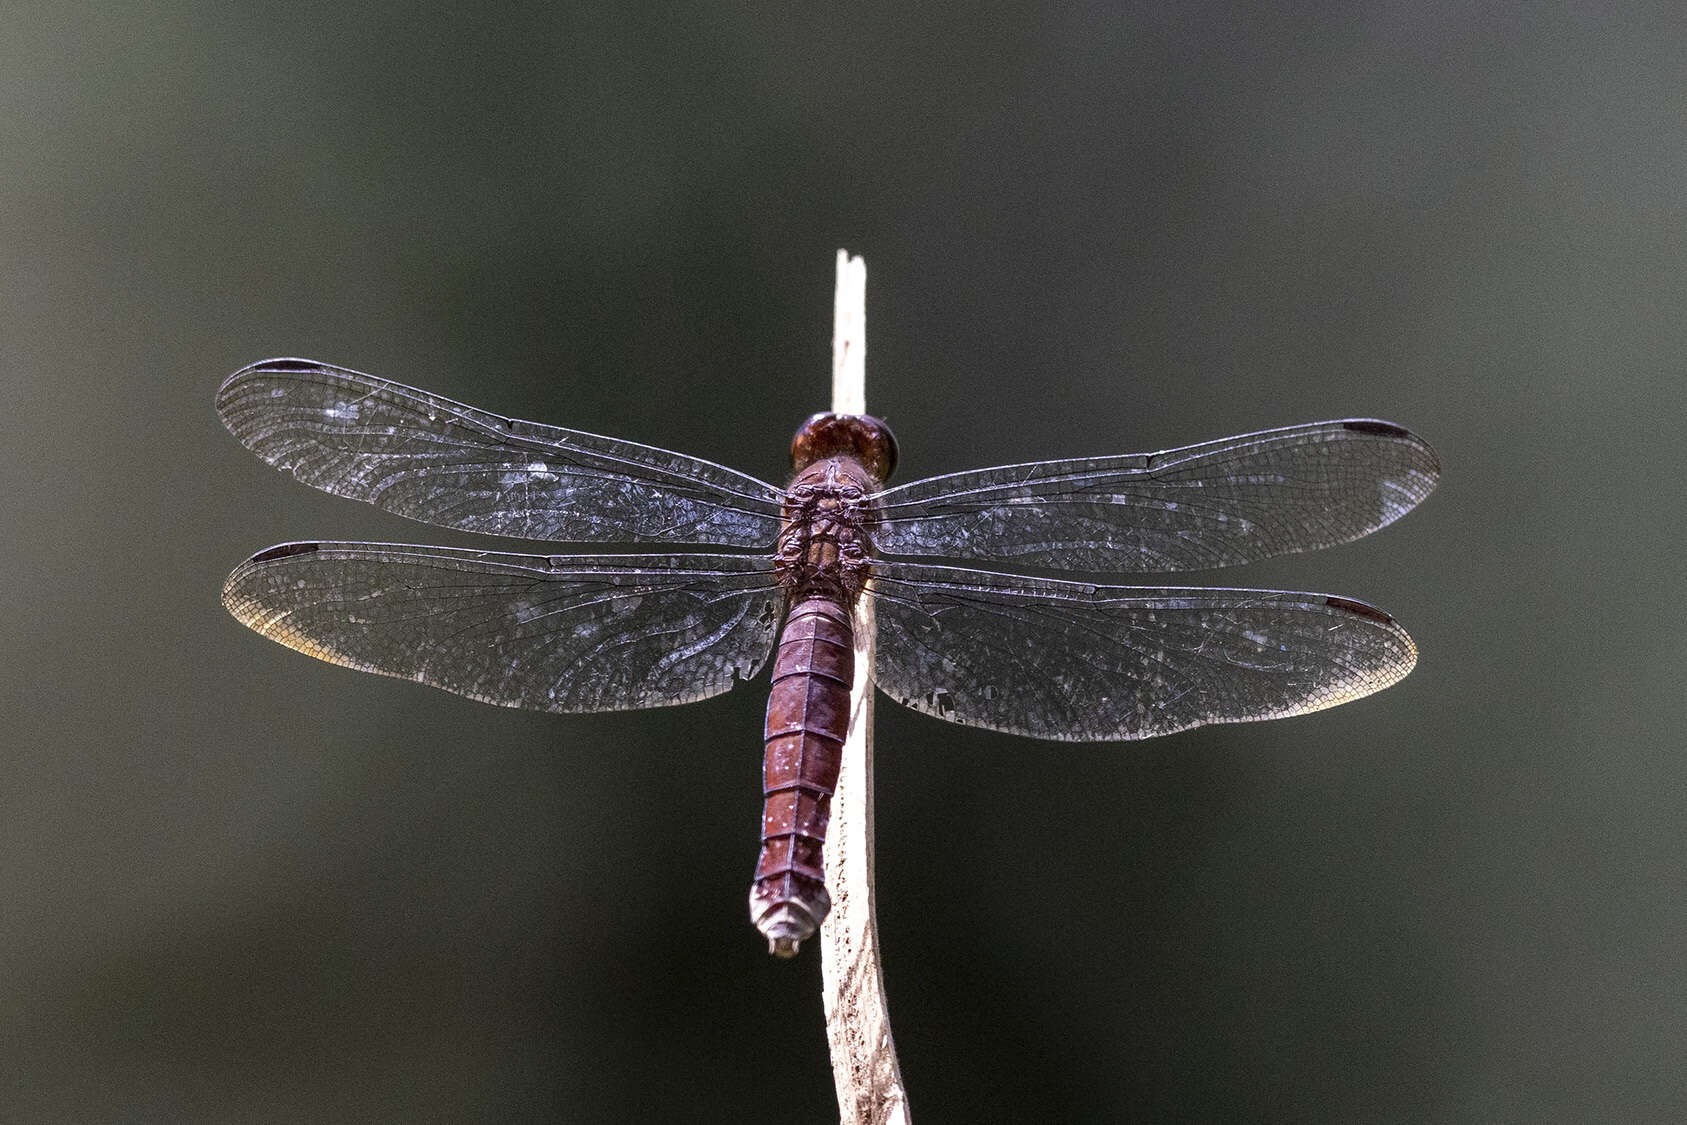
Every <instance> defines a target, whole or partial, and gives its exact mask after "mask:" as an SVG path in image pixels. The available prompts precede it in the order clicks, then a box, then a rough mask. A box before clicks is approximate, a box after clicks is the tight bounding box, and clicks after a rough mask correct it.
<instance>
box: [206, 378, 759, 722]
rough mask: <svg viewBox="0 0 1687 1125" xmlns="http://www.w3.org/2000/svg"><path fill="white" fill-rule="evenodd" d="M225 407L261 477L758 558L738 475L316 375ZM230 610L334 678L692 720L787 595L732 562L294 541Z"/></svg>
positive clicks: (750, 503) (240, 390) (496, 525)
mask: <svg viewBox="0 0 1687 1125" xmlns="http://www.w3.org/2000/svg"><path fill="white" fill-rule="evenodd" d="M217 411H218V413H219V414H220V415H221V416H222V419H223V422H224V424H225V425H227V426H228V428H229V430H230V431H232V432H233V433H234V435H235V437H237V438H239V439H240V441H241V442H242V443H243V444H245V445H246V447H247V448H249V449H251V450H252V452H254V453H256V454H257V455H258V456H259V457H261V458H263V459H264V460H265V461H267V462H269V463H270V464H272V465H274V466H276V467H277V468H279V469H283V470H286V471H288V472H291V473H292V474H293V475H294V476H295V477H297V478H298V479H299V480H301V481H303V482H304V483H306V484H309V485H311V486H313V487H315V488H320V489H322V490H323V491H325V492H331V493H334V494H335V495H337V496H347V497H350V498H352V499H354V500H365V501H368V502H369V503H371V504H374V505H376V506H377V507H380V508H384V509H386V510H388V511H391V512H396V513H397V514H399V515H402V516H408V517H409V518H411V519H415V520H420V521H422V522H424V523H432V524H438V525H440V526H442V527H452V528H459V529H462V530H464V531H474V532H480V533H483V534H488V535H506V536H517V537H521V538H528V539H544V540H552V541H574V542H611V543H614V542H620V543H648V542H659V543H683V544H703V545H715V546H723V547H734V548H745V547H756V548H762V549H766V548H767V547H768V546H770V545H771V544H772V543H773V541H774V539H775V538H776V537H777V536H778V533H779V513H780V501H781V498H782V494H781V493H780V491H779V489H777V488H774V487H773V486H772V485H770V484H766V483H764V482H762V481H759V480H756V479H755V478H754V477H750V476H746V475H744V474H743V473H738V472H734V471H733V470H731V469H727V468H723V467H721V466H719V465H714V464H711V463H709V462H707V461H702V460H699V459H697V458H694V457H686V456H684V455H682V454H678V453H670V452H668V451H667V450H663V449H654V448H651V447H650V446H645V445H638V444H636V443H634V442H628V441H620V440H617V439H615V438H607V437H600V436H598V435H596V434H587V433H581V432H579V431H576V430H565V429H562V428H560V427H556V426H545V425H541V424H539V423H536V422H523V421H519V420H517V419H513V418H503V417H500V416H498V415H496V414H489V413H487V412H486V411H483V410H476V409H475V408H473V407H471V406H464V405H463V404H462V403H458V402H452V401H451V400H450V399H447V398H441V397H440V396H438V395H432V394H428V393H427V392H425V391H419V390H415V389H413V388H411V387H406V386H403V385H402V384H399V383H393V382H389V381H387V380H385V379H377V378H374V377H373V376H370V375H363V374H360V373H358V372H356V371H348V370H345V369H343V368H339V367H331V366H329V365H327V364H320V363H313V362H311V361H309V360H297V359H278V360H269V361H266V362H264V363H258V364H254V365H252V366H251V367H248V368H245V369H243V370H241V371H238V372H236V373H235V374H234V375H231V376H230V377H229V378H228V380H227V381H226V382H225V383H224V384H223V385H222V388H221V389H220V390H219V391H218V392H217ZM223 604H224V605H226V606H227V607H228V609H229V612H231V613H233V614H234V616H235V617H236V618H238V619H239V620H240V621H242V622H243V623H245V624H246V625H249V626H250V627H251V628H253V629H255V630H257V631H258V632H260V633H262V634H264V635H265V636H267V637H270V638H272V639H273V640H277V641H280V642H281V643H282V644H285V645H287V646H289V647H291V648H295V649H298V650H299V651H301V652H305V653H308V654H310V655H312V656H316V657H320V658H321V659H323V660H328V661H332V662H333V663H336V664H344V665H347V666H349V667H352V668H357V669H360V670H362V671H368V672H378V673H381V674H383V675H388V676H397V677H401V678H403V679H413V680H418V681H420V682H422V683H426V684H431V685H433V686H434V687H439V688H444V689H445V690H447V691H452V692H456V693H457V694H459V695H466V696H469V697H470V698H472V699H479V700H484V701H485V702H488V703H497V704H502V705H503V706H506V707H524V708H530V709H535V710H545V711H604V710H623V709H630V708H636V707H658V706H663V705H666V704H673V703H687V702H690V701H692V700H696V699H703V698H706V697H708V696H711V695H716V694H719V693H720V692H723V691H725V690H727V689H728V688H730V687H731V686H732V685H733V683H734V682H735V681H736V680H738V679H747V678H749V677H751V676H753V675H755V673H756V672H757V671H758V670H759V669H760V668H761V666H762V665H763V664H765V663H766V662H767V658H768V656H769V655H770V654H771V653H772V651H773V644H774V641H775V639H776V637H777V633H778V628H779V618H780V613H781V611H782V610H783V608H784V592H783V591H782V590H781V589H780V588H779V586H778V584H777V583H776V582H775V580H774V577H773V573H772V571H771V569H770V567H769V565H768V561H767V559H766V558H758V557H755V556H750V555H742V554H705V553H690V554H664V555H623V556H605V555H556V556H544V555H521V554H503V553H497V552H484V551H463V550H453V549H450V548H444V547H417V546H407V545H402V544H386V543H289V544H283V545H281V546H279V547H272V548H270V549H269V550H267V551H261V552H259V553H258V554H257V555H254V556H253V557H252V558H250V559H248V560H247V561H246V562H245V563H242V564H241V565H240V567H238V568H237V569H236V570H235V571H234V573H233V574H231V575H230V576H229V578H228V581H227V582H226V583H225V584H224V587H223Z"/></svg>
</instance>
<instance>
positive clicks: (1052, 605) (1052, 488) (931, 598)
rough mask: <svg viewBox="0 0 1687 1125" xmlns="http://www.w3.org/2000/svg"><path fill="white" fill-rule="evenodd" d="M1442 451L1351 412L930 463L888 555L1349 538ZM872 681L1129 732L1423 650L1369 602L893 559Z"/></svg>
mask: <svg viewBox="0 0 1687 1125" xmlns="http://www.w3.org/2000/svg"><path fill="white" fill-rule="evenodd" d="M1440 471H1441V469H1440V464H1439V462H1438V461H1437V459H1436V456H1435V453H1434V451H1433V450H1432V449H1430V447H1429V446H1428V445H1427V444H1426V443H1425V442H1424V441H1423V440H1422V439H1421V438H1418V437H1417V436H1416V435H1414V434H1412V433H1410V432H1408V431H1406V430H1403V429H1401V428H1400V427H1398V426H1396V425H1393V424H1392V423H1389V422H1381V421H1376V420H1374V419H1348V420H1342V421H1334V422H1315V423H1312V424H1310V425H1304V426H1290V427H1286V428H1283V429H1276V430H1266V431H1263V432H1261V433H1254V434H1243V435H1240V436H1238V437H1231V438H1224V439H1222V440H1219V441H1211V442H1204V443H1202V444H1200V445H1191V446H1185V447H1182V448H1179V449H1171V450H1166V451H1164V452H1160V453H1147V454H1130V455H1126V456H1117V457H1094V458H1081V459H1073V460H1062V461H1040V462H1036V463H1033V464H1025V465H1006V466H1002V467H999V468H993V469H981V470H976V471H972V472H964V473H954V474H950V475H948V476H941V477H932V478H929V479H927V480H921V481H915V482H913V483H912V484H906V485H902V486H900V487H897V488H891V489H887V490H886V491H885V492H883V493H881V494H880V495H879V497H878V500H879V502H880V503H881V505H882V510H883V513H884V526H883V527H882V528H881V530H880V531H879V533H878V534H877V535H876V536H875V543H876V544H877V546H878V547H879V549H880V550H881V551H883V552H884V553H885V554H888V555H905V556H929V557H939V558H953V559H988V560H992V561H1010V562H1017V563H1020V564H1022V565H1029V566H1038V567H1047V568H1050V569H1056V570H1079V571H1092V572H1094V571H1141V572H1156V571H1161V572H1163V571H1181V570H1202V569H1207V568H1211V567H1220V566H1233V565H1238V564H1241V563H1248V562H1254V561H1257V560H1260V559H1265V558H1269V557H1271V556H1273V555H1280V554H1285V553H1289V552H1296V551H1311V550H1316V549H1318V548H1320V547H1329V546H1334V545H1336V544H1338V543H1346V542H1348V541H1350V540H1353V539H1357V538H1359V537H1360V536H1363V535H1368V534H1369V533H1371V532H1372V531H1376V530H1377V529H1379V528H1382V527H1385V526H1387V525H1388V524H1390V523H1393V522H1394V521H1395V520H1397V519H1399V518H1400V517H1401V516H1402V515H1404V514H1405V513H1406V512H1408V511H1410V510H1411V509H1412V508H1413V507H1415V506H1416V505H1417V504H1418V503H1420V502H1421V501H1422V500H1423V499H1424V498H1425V497H1427V496H1428V495H1429V493H1430V491H1431V490H1433V489H1434V487H1435V483H1436V481H1437V479H1438V478H1439V476H1440ZM871 589H872V590H873V592H874V594H875V597H876V606H877V609H878V621H879V651H878V663H877V668H876V675H877V681H878V684H879V686H880V688H882V689H883V690H884V691H885V692H886V693H887V694H889V695H891V696H892V697H894V698H896V699H898V700H900V701H901V702H903V703H905V704H907V705H908V706H910V707H913V708H916V709H917V710H921V711H924V712H926V713H928V714H932V715H936V716H938V717H940V718H944V719H948V720H950V721H952V722H958V723H964V724H968V725H972V726H982V727H989V728H992V729H995V730H1001V731H1007V732H1010V733H1014V734H1023V735H1030V736H1032V737H1036V738H1049V739H1068V740H1080V741H1088V740H1113V739H1132V738H1147V737H1150V736H1153V735H1159V734H1169V733H1171V732H1173V731H1178V730H1184V729H1186V728H1188V727H1193V726H1198V725H1200V724H1203V723H1222V722H1242V721H1246V720H1251V719H1270V718H1279V717H1283V716H1287V715H1296V714H1302V713H1305V712H1307V711H1316V710H1320V709H1322V708H1325V707H1332V706H1334V705H1336V704H1338V703H1342V702H1345V701H1347V700H1349V699H1356V698H1358V697H1360V696H1363V695H1368V694H1370V693H1371V692H1374V691H1380V690H1381V689H1383V688H1385V687H1388V686H1389V685H1390V684H1393V683H1395V682H1397V681H1398V680H1400V679H1401V678H1402V677H1404V676H1405V675H1406V673H1408V672H1410V671H1411V669H1412V665H1413V663H1414V662H1415V661H1416V659H1417V650H1416V649H1415V648H1414V646H1413V645H1412V640H1411V638H1410V637H1409V636H1407V634H1406V631H1405V630H1404V629H1402V628H1401V627H1400V625H1399V624H1398V623H1397V622H1395V621H1394V619H1393V618H1391V617H1389V616H1388V614H1386V613H1384V612H1382V611H1381V610H1378V609H1375V608H1373V607H1371V606H1368V605H1365V604H1364V603H1363V602H1357V601H1353V600H1351V599H1348V598H1340V597H1333V596H1327V595H1321V594H1301V593H1287V592H1282V591H1270V590H1227V589H1210V588H1176V587H1169V588H1148V587H1130V586H1095V585H1089V584H1085V583H1078V582H1062V581H1057V580H1052V579H1038V578H1029V577H1024V576H1020V575H1003V574H994V573H989V572H985V571H977V570H960V569H955V568H951V567H935V566H918V565H914V564H912V563H909V562H902V561H896V560H884V561H880V562H879V563H877V564H875V566H874V578H873V580H872V583H871Z"/></svg>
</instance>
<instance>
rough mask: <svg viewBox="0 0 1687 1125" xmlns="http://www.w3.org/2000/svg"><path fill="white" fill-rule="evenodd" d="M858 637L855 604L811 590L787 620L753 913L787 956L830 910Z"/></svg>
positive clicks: (773, 698)
mask: <svg viewBox="0 0 1687 1125" xmlns="http://www.w3.org/2000/svg"><path fill="white" fill-rule="evenodd" d="M854 675H855V634H854V630H853V629H852V628H851V627H850V616H849V610H848V609H847V608H845V607H844V606H842V605H840V604H839V603H838V602H836V601H832V600H830V599H828V598H823V597H809V598H806V599H804V600H803V601H801V602H798V603H797V605H796V606H794V607H793V608H792V610H791V612H790V614H789V615H788V616H787V617H786V619H785V631H784V633H783V634H782V635H781V637H780V639H779V655H778V656H777V658H776V659H775V660H774V664H773V687H772V690H771V691H770V692H769V693H768V698H767V727H766V741H765V744H766V749H765V752H764V756H763V759H762V792H763V794H764V795H765V798H766V802H765V804H764V806H763V809H762V846H761V858H760V859H759V860H758V861H757V863H756V878H755V883H754V884H753V885H752V886H751V888H750V919H751V920H752V921H753V922H755V924H756V928H757V929H759V930H761V932H762V933H763V934H765V935H766V937H767V940H768V946H769V948H770V949H771V950H772V951H773V952H774V953H777V954H779V955H781V956H785V957H789V956H791V955H792V954H794V953H796V951H797V944H798V943H799V942H801V941H803V940H804V939H806V938H808V937H809V936H810V935H811V934H813V933H814V931H815V930H816V929H818V928H819V926H820V922H821V920H822V919H824V918H825V917H826V912H827V911H829V910H830V909H831V908H832V900H831V896H829V895H828V894H827V893H826V871H825V867H824V864H823V861H822V859H821V847H822V845H823V844H824V843H825V840H826V822H827V820H828V819H829V818H830V816H831V807H832V789H833V788H834V787H835V786H836V785H837V782H838V765H839V762H840V761H841V760H842V754H843V741H844V735H845V733H846V732H847V731H848V729H849V689H850V684H851V682H852V680H853V678H854Z"/></svg>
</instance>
